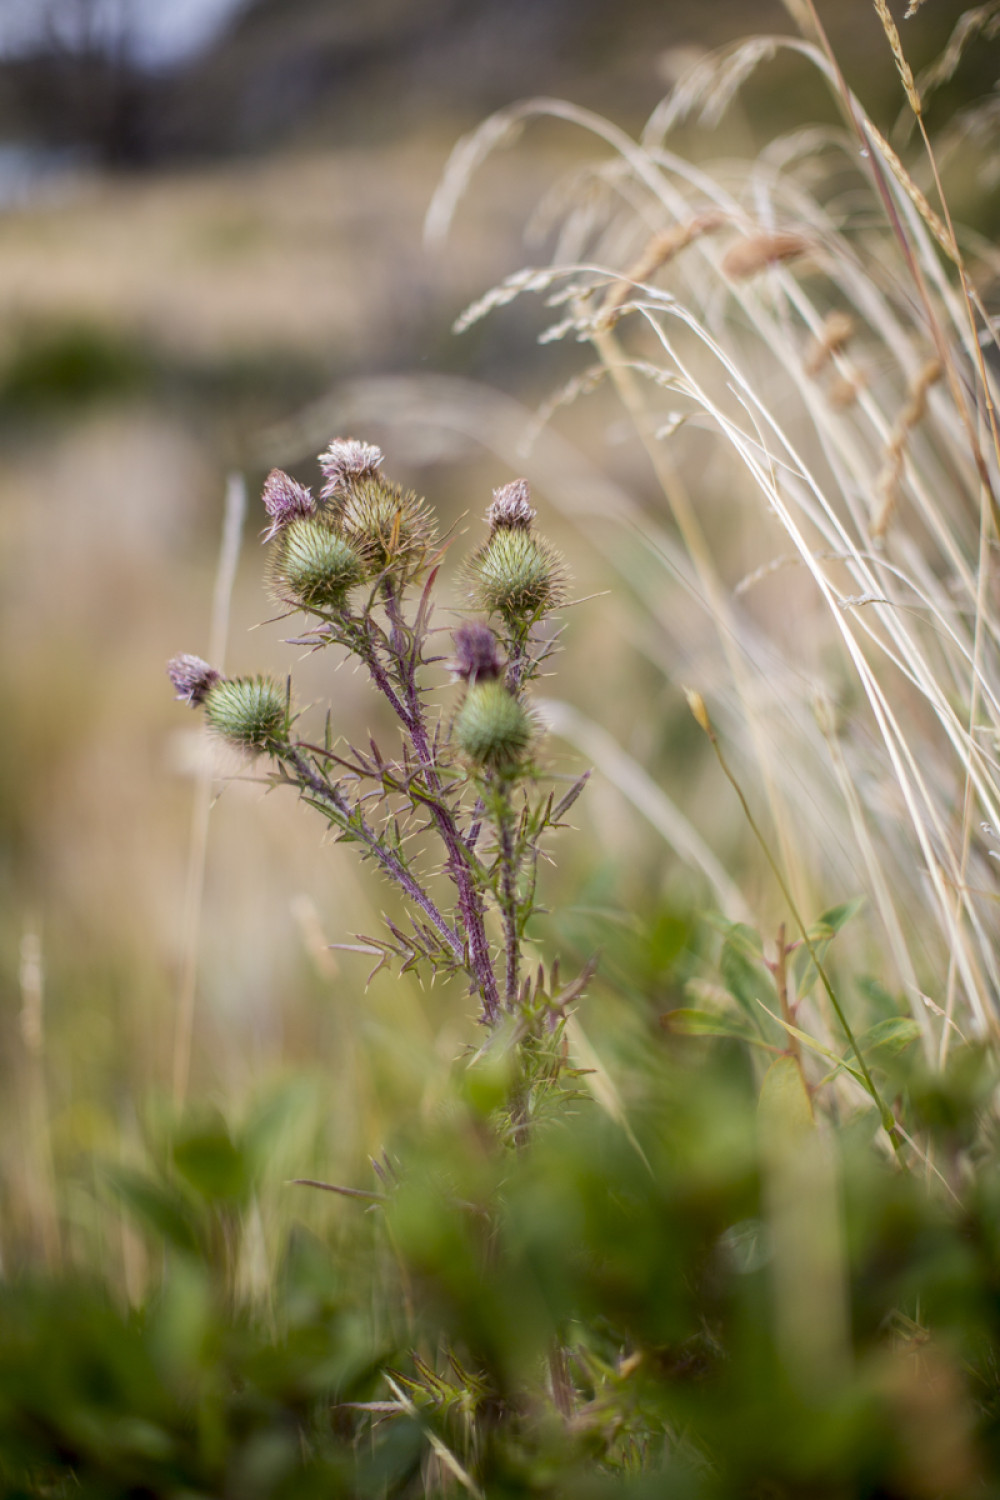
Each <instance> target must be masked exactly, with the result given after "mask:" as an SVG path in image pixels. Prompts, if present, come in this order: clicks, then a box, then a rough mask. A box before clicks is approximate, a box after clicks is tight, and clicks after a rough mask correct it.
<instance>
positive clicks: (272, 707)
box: [205, 677, 285, 750]
mask: <svg viewBox="0 0 1000 1500" xmlns="http://www.w3.org/2000/svg"><path fill="white" fill-rule="evenodd" d="M205 717H206V719H207V720H208V722H209V724H210V725H211V727H212V728H213V729H214V730H215V731H216V733H217V734H221V735H222V736H223V738H224V739H227V740H229V741H230V743H231V744H234V745H239V746H240V747H241V749H244V750H266V749H267V747H268V744H269V743H273V742H274V741H275V740H282V739H284V738H285V695H284V693H283V692H282V691H281V689H280V688H279V687H278V685H277V683H275V682H273V681H272V680H271V679H270V678H269V677H234V678H232V679H227V678H223V679H222V680H221V681H219V682H217V683H216V684H215V685H214V686H213V687H212V688H210V689H209V692H208V694H207V696H206V698H205Z"/></svg>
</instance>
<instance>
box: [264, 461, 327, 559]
mask: <svg viewBox="0 0 1000 1500" xmlns="http://www.w3.org/2000/svg"><path fill="white" fill-rule="evenodd" d="M261 499H262V500H263V501H264V509H265V510H266V511H267V513H268V515H269V516H270V517H271V524H270V526H269V527H268V529H267V531H266V532H265V533H264V540H265V542H269V541H270V540H271V538H272V537H274V536H277V534H278V532H279V531H281V530H282V529H283V528H284V527H285V526H288V525H289V524H290V522H292V521H298V520H300V519H301V518H302V517H303V516H312V515H315V513H316V502H315V500H314V499H313V497H312V495H311V494H310V493H309V491H308V490H307V489H306V487H305V485H304V484H299V482H298V480H297V479H293V478H292V476H291V475H290V474H286V473H285V472H284V470H283V469H272V470H271V472H270V474H268V476H267V478H266V479H265V480H264V493H263V495H262V496H261Z"/></svg>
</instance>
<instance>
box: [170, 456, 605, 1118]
mask: <svg viewBox="0 0 1000 1500" xmlns="http://www.w3.org/2000/svg"><path fill="white" fill-rule="evenodd" d="M319 462H320V465H321V468H322V473H323V484H322V486H321V488H320V496H319V499H318V500H316V499H315V498H314V497H313V495H312V493H311V491H310V490H309V489H307V488H306V487H305V486H303V485H301V484H300V483H298V482H297V481H296V480H295V479H293V478H292V477H291V476H290V475H288V474H285V473H283V472H281V471H280V470H274V471H273V472H272V473H271V474H270V475H269V476H268V478H267V480H266V482H265V485H264V491H263V503H264V508H265V510H266V511H267V514H268V516H269V518H270V525H269V527H268V529H267V531H266V532H265V534H264V541H265V543H266V545H267V547H268V549H269V559H268V567H267V583H268V589H269V592H270V593H271V595H272V596H273V597H274V598H275V599H276V600H277V601H278V602H279V603H280V604H281V605H282V606H283V607H285V608H286V609H289V610H292V611H297V612H301V613H302V614H304V615H306V616H307V618H308V620H309V626H308V628H307V630H306V631H305V632H304V633H303V634H301V635H299V636H297V637H296V638H295V639H294V641H292V642H291V643H290V644H295V645H306V646H308V647H309V648H310V649H312V650H316V651H319V650H324V649H328V648H331V647H334V648H339V649H340V652H341V653H346V655H347V656H348V657H351V658H353V659H354V661H355V662H357V663H359V664H360V665H361V666H362V667H363V668H364V669H365V671H366V672H367V674H368V677H369V679H370V682H371V685H372V688H373V690H374V691H375V692H376V693H377V694H378V695H379V696H380V697H381V698H382V699H384V701H385V702H386V703H387V704H388V706H389V708H390V709H391V711H392V713H393V715H394V716H395V719H396V722H397V724H398V728H399V744H398V745H397V746H396V747H395V748H394V750H393V751H392V752H389V751H384V750H383V749H382V748H380V747H379V745H378V744H377V743H376V742H375V741H374V740H371V741H370V742H369V744H368V746H367V747H366V748H364V749H359V748H357V747H355V746H352V745H344V744H342V743H341V741H340V740H338V738H337V737H336V733H335V727H334V724H333V721H332V717H331V716H330V715H329V714H328V715H327V720H326V729H325V733H324V735H323V736H322V738H321V741H320V742H318V743H317V742H316V741H315V740H314V739H311V738H305V737H303V736H302V735H301V734H300V731H299V719H298V715H297V713H296V712H295V710H294V708H293V699H292V692H291V683H290V682H289V685H288V688H287V689H285V688H282V687H280V686H279V685H278V683H276V682H274V681H272V680H271V679H269V678H266V677H253V678H250V677H238V678H226V677H223V676H222V674H221V673H219V672H218V671H216V670H215V669H214V668H213V667H212V666H211V665H210V664H209V663H207V662H204V661H202V660H201V659H200V658H199V657H196V656H190V655H181V656H176V657H174V659H173V660H172V661H171V662H170V664H169V667H168V672H169V675H170V678H171V681H172V682H173V684H174V687H175V689H176V691H177V696H178V698H179V699H181V700H183V701H185V702H187V703H189V704H190V705H191V706H192V707H195V708H201V709H202V710H203V712H204V714H205V719H206V721H207V723H208V725H209V727H210V728H211V729H212V730H213V731H214V732H215V733H216V734H218V735H220V736H221V737H222V738H223V739H224V740H226V741H228V742H229V743H230V744H232V745H234V746H236V747H238V748H239V749H240V750H242V751H244V752H246V753H248V754H251V755H254V756H266V757H267V758H268V760H269V762H270V765H271V772H270V774H271V779H272V780H273V781H274V782H275V783H278V784H283V785H287V786H291V787H294V788H295V789H297V791H298V792H299V795H300V796H301V797H303V798H304V799H305V801H307V802H308V803H309V804H310V805H311V806H312V807H314V808H316V810H317V811H318V812H319V813H320V814H321V815H322V816H323V817H324V818H325V819H326V821H327V823H328V824H329V825H330V827H331V828H332V829H333V830H334V831H335V832H336V834H337V836H338V838H339V839H340V840H342V841H345V842H350V843H354V844H357V845H358V847H359V849H360V852H361V855H362V857H363V858H365V859H368V860H371V861H372V862H373V863H374V864H375V865H376V866H377V867H378V869H379V870H380V871H381V873H382V874H383V875H384V876H385V877H386V878H387V879H388V880H389V881H390V882H391V883H392V884H393V885H395V886H396V888H397V889H398V891H399V892H400V894H401V896H402V898H403V900H404V902H405V905H406V907H407V911H408V918H409V920H408V925H405V926H404V925H400V924H398V923H397V922H395V921H393V920H392V919H390V918H388V917H387V918H386V930H385V932H384V933H382V934H380V935H379V936H377V937H362V938H361V939H360V940H361V941H362V942H363V943H364V945H365V947H366V949H368V950H370V951H371V952H372V953H373V955H375V956H377V958H378V963H377V964H376V968H375V970H374V971H373V972H377V971H378V969H380V968H381V967H382V966H383V965H385V964H388V963H391V962H397V963H398V964H399V966H400V970H401V971H406V970H418V971H421V972H422V973H423V974H425V975H428V976H430V977H433V976H436V975H461V976H464V978H465V979H466V980H467V982H468V986H469V991H470V993H471V994H474V995H475V997H476V1000H477V1004H478V1011H479V1020H480V1022H481V1023H482V1024H483V1025H484V1026H486V1027H487V1028H489V1029H490V1030H491V1032H493V1031H495V1030H496V1029H497V1027H498V1026H499V1025H500V1023H501V1022H502V1021H504V1020H505V1019H507V1018H515V1024H514V1034H515V1036H516V1037H518V1038H520V1039H523V1038H524V1037H525V1036H526V1035H527V1034H529V1033H530V1034H532V1035H534V1036H542V1035H545V1036H549V1037H552V1036H554V1035H557V1034H558V1033H559V1031H560V1030H561V1024H562V1021H563V1019H564V1017H565V1013H566V1007H567V1005H568V1003H569V1002H570V1001H571V1000H572V999H573V998H575V996H576V995H577V994H579V992H580V989H581V988H582V981H577V983H576V984H573V985H570V986H568V987H566V988H563V989H560V988H559V986H558V971H557V970H556V971H555V972H554V973H550V974H549V976H548V978H546V975H545V972H544V969H542V970H540V971H539V972H538V974H537V976H534V977H527V976H526V974H525V963H524V956H523V947H524V942H525V932H526V928H527V924H528V922H529V921H530V919H531V916H532V914H533V912H534V911H535V910H536V900H535V893H536V875H537V868H538V860H539V853H540V847H541V843H542V840H543V838H544V837H545V835H546V834H547V833H549V832H550V831H551V830H553V829H555V828H557V827H558V826H559V825H560V823H561V822H562V820H563V818H564V816H565V814H566V812H567V811H568V809H569V808H570V806H571V805H572V803H573V802H574V801H575V800H576V798H577V796H578V795H579V793H580V791H581V790H582V788H583V785H584V781H585V779H586V778H581V779H580V780H578V781H576V782H575V783H574V784H573V785H572V786H570V788H569V789H568V791H566V793H565V794H564V795H563V796H562V797H561V798H559V799H557V798H556V797H555V795H554V793H553V792H552V791H550V790H546V789H545V788H544V787H543V785H542V776H541V769H540V765H539V759H538V747H539V742H540V738H541V731H540V728H539V725H538V722H537V719H536V717H535V715H534V713H533V711H532V708H531V706H530V703H529V701H528V698H527V690H528V689H529V687H530V684H531V682H532V680H533V679H534V678H535V677H536V676H537V674H538V671H539V669H540V667H541V665H542V663H543V662H544V661H545V660H546V659H547V658H548V657H549V655H550V654H551V652H552V650H553V647H554V644H555V640H556V638H557V633H556V632H555V631H554V630H553V629H552V625H551V616H552V612H553V610H554V609H555V608H556V607H557V606H558V605H559V604H560V603H561V602H562V600H563V599H564V595H565V583H564V580H565V572H564V568H563V566H562V564H561V561H560V559H559V558H558V556H557V554H556V553H555V552H554V550H553V549H552V548H551V547H550V546H549V544H548V543H547V542H546V541H545V540H544V539H543V538H541V537H539V536H537V535H536V534H535V532H534V529H533V523H534V520H535V510H534V508H533V506H532V505H531V501H530V495H529V491H528V485H527V483H526V481H524V480H517V481H515V482H514V483H512V484H508V485H506V486H504V487H503V488H501V489H499V490H497V491H496V492H495V494H494V497H493V501H492V503H491V504H490V506H489V508H488V511H487V515H486V520H487V525H488V528H489V530H488V535H487V537H486V539H485V540H484V541H483V543H482V544H481V545H480V546H479V547H478V548H477V549H476V550H475V552H474V553H473V556H472V557H471V559H470V561H469V562H468V564H467V567H466V578H467V588H468V594H469V604H470V605H472V606H473V607H476V608H478V610H479V612H481V613H482V614H484V615H485V616H486V619H474V618H468V619H465V620H463V621H462V623H460V624H459V625H458V626H457V628H456V629H455V630H454V632H453V639H452V651H451V654H450V655H448V654H447V653H445V654H442V653H440V652H438V651H436V650H434V649H433V648H434V646H436V640H437V636H438V632H437V631H436V630H434V629H432V625H431V620H432V612H433V606H434V595H435V588H436V585H437V582H438V577H439V570H440V567H441V564H442V561H443V559H444V556H445V553H446V551H447V550H448V545H450V544H445V545H439V543H438V541H437V538H436V527H435V520H434V516H433V514H432V513H431V511H430V509H429V508H428V506H427V505H426V504H425V502H424V501H423V500H421V499H419V498H418V497H417V496H416V495H414V494H413V493H411V492H409V491H407V490H405V489H404V488H403V487H402V486H401V485H399V484H397V483H395V482H394V481H392V480H391V479H389V478H387V477H386V476H385V475H384V474H383V472H382V464H383V456H382V454H381V452H380V451H379V449H378V448H376V447H374V446H372V445H371V444H368V443H362V442H358V441H356V440H354V439H337V440H335V441H334V442H333V443H331V445H330V447H329V448H328V449H327V450H326V452H324V453H323V454H321V455H320V459H319ZM442 662H446V663H448V664H449V665H450V668H451V672H452V685H451V689H450V697H449V699H448V701H447V702H446V703H444V704H443V705H435V703H434V701H433V700H432V699H431V697H430V696H429V693H430V684H429V683H428V681H427V677H428V669H429V668H431V667H433V666H434V665H435V664H438V665H440V664H441V663H442ZM418 833H419V834H427V835H430V838H429V839H428V838H420V839H415V838H412V836H413V835H415V834H418ZM414 850H416V851H417V852H416V853H414V852H413V851H414ZM442 873H443V875H444V876H445V877H446V879H445V880H441V879H440V878H439V877H440V875H441V874H442ZM522 1105H523V1096H522ZM519 1115H520V1116H521V1117H523V1108H521V1107H519Z"/></svg>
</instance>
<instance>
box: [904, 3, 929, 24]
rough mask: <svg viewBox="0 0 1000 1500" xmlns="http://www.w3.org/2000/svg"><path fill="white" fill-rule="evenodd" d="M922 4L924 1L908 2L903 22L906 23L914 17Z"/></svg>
mask: <svg viewBox="0 0 1000 1500" xmlns="http://www.w3.org/2000/svg"><path fill="white" fill-rule="evenodd" d="M923 4H924V0H910V3H909V5H908V6H907V7H906V15H905V16H904V17H903V19H904V21H908V20H909V19H910V17H911V16H915V15H916V13H917V11H918V10H919V9H920V7H921V6H922V5H923Z"/></svg>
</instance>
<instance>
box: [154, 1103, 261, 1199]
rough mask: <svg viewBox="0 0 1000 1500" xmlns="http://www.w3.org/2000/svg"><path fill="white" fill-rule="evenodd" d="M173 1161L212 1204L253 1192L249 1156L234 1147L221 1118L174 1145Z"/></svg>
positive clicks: (191, 1184)
mask: <svg viewBox="0 0 1000 1500" xmlns="http://www.w3.org/2000/svg"><path fill="white" fill-rule="evenodd" d="M173 1158H174V1166H175V1167H176V1168H177V1170H178V1172H179V1173H180V1174H181V1176H182V1177H183V1178H184V1180H185V1181H186V1182H187V1183H189V1184H190V1186H191V1187H193V1188H194V1190H195V1192H196V1193H200V1195H201V1196H202V1197H203V1198H205V1199H207V1200H208V1201H209V1202H212V1201H215V1200H218V1199H236V1198H244V1197H246V1195H247V1194H248V1193H249V1191H250V1186H251V1173H250V1170H249V1164H248V1162H247V1160H246V1156H245V1154H244V1152H242V1151H240V1150H239V1149H238V1147H236V1146H235V1145H234V1144H233V1141H232V1139H231V1137H230V1135H229V1132H228V1130H227V1129H226V1127H225V1124H224V1123H223V1121H222V1120H221V1118H220V1119H219V1120H218V1121H217V1122H216V1121H210V1122H209V1123H207V1124H206V1125H205V1126H204V1127H203V1128H202V1129H197V1130H192V1131H191V1132H190V1133H189V1134H187V1135H185V1136H182V1137H181V1139H180V1140H178V1141H177V1142H175V1144H174V1149H173Z"/></svg>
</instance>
